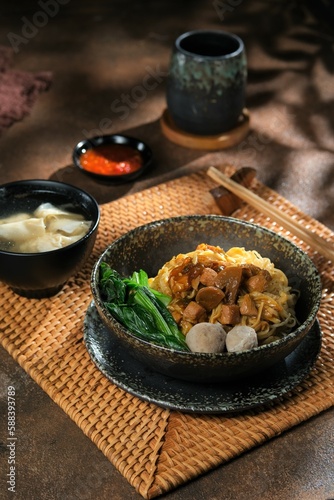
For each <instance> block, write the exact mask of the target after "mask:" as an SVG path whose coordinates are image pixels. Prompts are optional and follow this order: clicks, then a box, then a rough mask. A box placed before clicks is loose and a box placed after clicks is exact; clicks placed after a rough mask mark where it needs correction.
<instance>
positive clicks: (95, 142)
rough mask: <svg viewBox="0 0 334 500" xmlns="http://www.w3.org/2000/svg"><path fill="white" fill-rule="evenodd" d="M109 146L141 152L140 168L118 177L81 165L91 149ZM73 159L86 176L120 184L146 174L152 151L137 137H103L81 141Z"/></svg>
mask: <svg viewBox="0 0 334 500" xmlns="http://www.w3.org/2000/svg"><path fill="white" fill-rule="evenodd" d="M108 145H119V146H124V147H127V148H131V149H133V150H134V151H136V152H139V153H140V156H141V159H142V164H141V166H140V168H138V169H137V170H135V171H133V172H130V173H122V174H117V175H110V174H103V173H96V172H91V171H89V170H88V169H86V168H84V166H83V165H82V163H81V158H82V155H83V154H84V153H86V152H87V151H88V150H90V149H93V148H98V147H99V146H108ZM72 159H73V163H74V165H75V166H76V167H77V168H79V169H80V170H81V171H82V172H84V173H85V174H87V175H89V176H91V177H93V178H95V179H96V180H100V181H107V182H110V183H115V184H119V183H125V182H130V181H133V180H134V179H137V178H138V177H140V176H141V175H143V174H144V172H146V170H147V169H148V168H149V167H150V166H151V163H152V151H151V149H150V148H149V146H148V145H147V144H145V143H144V142H143V141H141V140H139V139H136V138H135V137H129V136H126V135H121V134H112V135H101V136H96V137H92V138H90V139H85V140H82V141H80V142H79V143H78V144H77V145H76V146H75V148H74V151H73V156H72Z"/></svg>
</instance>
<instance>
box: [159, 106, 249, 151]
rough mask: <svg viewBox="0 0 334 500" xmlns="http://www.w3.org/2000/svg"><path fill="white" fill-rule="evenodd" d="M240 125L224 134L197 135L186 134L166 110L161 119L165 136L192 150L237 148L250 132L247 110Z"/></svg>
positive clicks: (244, 111)
mask: <svg viewBox="0 0 334 500" xmlns="http://www.w3.org/2000/svg"><path fill="white" fill-rule="evenodd" d="M239 120H240V123H239V124H238V125H237V126H236V127H235V128H233V129H232V130H228V131H227V132H224V133H223V134H218V135H195V134H190V133H189V132H184V131H183V130H181V129H179V128H178V127H177V126H176V125H175V123H174V122H173V120H172V118H171V116H170V115H169V113H168V110H167V109H165V110H164V112H163V114H162V116H161V118H160V125H161V129H162V132H163V134H164V135H165V136H166V137H167V139H169V140H170V141H172V142H175V143H176V144H178V145H179V146H184V147H186V148H192V149H207V150H218V149H226V148H230V147H232V146H235V145H236V144H238V143H239V142H241V141H242V140H243V139H244V138H245V137H246V135H247V134H248V132H249V121H250V117H249V111H248V110H247V109H246V108H245V109H244V110H243V112H242V115H241V116H240V119H239Z"/></svg>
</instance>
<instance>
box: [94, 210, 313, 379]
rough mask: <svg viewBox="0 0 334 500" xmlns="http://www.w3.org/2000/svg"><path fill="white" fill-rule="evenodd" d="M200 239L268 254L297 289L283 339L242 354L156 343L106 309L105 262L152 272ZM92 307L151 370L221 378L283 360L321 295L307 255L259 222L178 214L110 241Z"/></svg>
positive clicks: (128, 271)
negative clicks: (290, 326)
mask: <svg viewBox="0 0 334 500" xmlns="http://www.w3.org/2000/svg"><path fill="white" fill-rule="evenodd" d="M199 243H207V244H210V245H219V246H221V247H222V248H224V250H228V249H229V248H231V247H234V246H239V247H245V249H246V250H257V251H258V252H259V253H260V254H261V255H262V256H263V257H268V258H269V259H270V260H271V261H272V262H274V264H275V265H276V267H278V268H279V269H281V270H282V271H284V272H285V273H286V275H287V276H288V278H289V282H290V283H291V284H292V286H293V287H294V288H298V289H299V290H300V297H299V299H298V303H297V308H296V312H297V317H298V319H299V321H300V326H299V327H298V328H296V329H295V330H294V331H293V332H292V333H290V334H289V335H287V336H286V337H285V338H283V339H281V340H279V341H276V342H274V343H272V344H269V345H264V346H261V347H258V348H255V349H252V350H250V351H245V352H240V353H221V354H202V353H201V354H199V353H190V352H180V351H174V350H172V349H167V348H163V347H159V346H155V345H153V344H150V343H148V342H145V341H143V340H140V339H138V338H136V337H135V336H134V335H133V334H131V333H129V332H128V331H127V329H126V328H124V327H123V326H122V325H121V324H120V323H119V322H118V321H116V320H115V318H113V316H112V315H111V314H110V313H109V312H108V311H107V309H106V308H105V306H104V305H103V302H102V300H101V297H100V294H99V288H98V279H99V267H100V264H101V262H107V263H109V264H110V265H111V267H112V268H114V269H116V270H117V271H118V272H119V273H120V274H121V275H122V276H128V275H130V274H131V273H132V272H133V271H138V270H139V269H144V270H145V271H146V272H147V273H148V275H149V276H155V275H156V274H157V272H158V270H159V269H160V268H161V267H162V265H163V264H164V263H165V262H167V261H169V260H170V259H171V258H172V257H173V256H174V255H176V254H178V253H186V252H189V251H191V250H193V249H195V248H196V246H197V245H198V244H199ZM91 290H92V294H93V298H94V302H95V306H96V308H97V310H98V313H99V315H100V317H101V319H102V321H103V323H104V324H105V325H106V326H107V328H108V329H109V330H110V334H111V335H116V336H117V337H118V339H119V340H120V341H121V342H122V343H123V345H126V346H127V348H128V349H129V352H130V353H131V354H132V355H133V356H135V357H136V358H137V359H139V360H140V361H141V362H143V363H144V364H145V365H148V366H150V367H151V368H153V369H154V370H156V371H158V372H160V373H163V374H165V375H168V376H170V377H174V378H178V379H183V380H188V381H194V382H198V381H200V382H224V381H228V380H232V379H236V378H241V377H245V376H249V375H252V374H255V373H257V372H260V371H262V370H264V369H266V368H269V367H270V366H272V365H274V364H276V363H277V362H279V361H281V360H283V359H284V358H285V357H286V356H287V355H288V354H290V353H291V352H292V351H293V350H294V349H295V348H296V347H297V345H298V344H299V343H300V342H301V341H302V340H303V338H304V337H305V335H306V334H307V333H308V331H309V330H310V328H311V327H312V325H313V323H314V321H315V319H316V315H317V311H318V309H319V305H320V298H321V281H320V276H319V273H318V271H317V269H316V267H315V266H314V264H313V263H312V261H311V260H310V258H309V257H308V256H307V255H306V254H305V253H304V252H303V251H302V250H301V249H300V248H298V247H297V246H295V245H294V244H293V243H291V242H290V241H288V240H286V239H284V238H282V237H281V236H279V235H277V234H276V233H274V232H272V231H269V230H267V229H264V228H261V227H260V226H257V225H254V224H251V223H248V222H245V221H241V220H237V219H234V218H231V217H222V216H216V215H208V216H201V215H199V216H196V215H195V216H181V217H175V218H170V219H164V220H160V221H156V222H152V223H149V224H146V225H144V226H141V227H138V228H136V229H134V230H132V231H130V232H128V233H127V234H125V235H124V236H122V237H120V238H119V239H117V240H116V241H115V242H113V243H112V244H111V245H110V246H109V247H108V248H107V249H106V250H105V251H104V252H103V253H102V255H101V256H100V257H99V259H98V261H97V262H96V263H95V265H94V269H93V272H92V277H91Z"/></svg>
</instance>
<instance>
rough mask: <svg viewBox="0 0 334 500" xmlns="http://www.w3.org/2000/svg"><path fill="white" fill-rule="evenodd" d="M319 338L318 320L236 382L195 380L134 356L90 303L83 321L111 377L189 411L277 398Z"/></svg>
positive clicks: (306, 368)
mask: <svg viewBox="0 0 334 500" xmlns="http://www.w3.org/2000/svg"><path fill="white" fill-rule="evenodd" d="M321 339H322V334H321V330H320V326H319V323H318V321H316V322H315V323H314V325H313V327H312V328H311V330H310V331H309V332H308V334H307V335H306V337H305V338H304V339H303V341H302V342H301V344H300V345H299V346H298V347H297V348H296V349H295V350H294V351H293V352H292V354H290V355H289V356H287V357H286V358H285V360H284V361H282V362H280V363H278V364H276V365H275V366H273V367H272V368H270V369H267V370H265V371H263V372H261V373H260V374H258V375H256V376H253V377H247V378H246V379H244V380H239V381H236V382H234V383H231V382H229V383H225V384H223V383H220V384H198V383H194V382H186V381H182V380H178V379H175V378H171V377H168V376H165V375H162V374H160V373H157V372H155V371H152V370H151V369H150V368H149V367H147V366H145V365H143V364H142V363H141V362H139V361H138V360H136V359H135V358H133V357H132V356H131V355H130V354H129V353H128V352H127V350H126V349H125V348H124V347H123V346H122V344H121V343H120V342H119V340H118V339H117V338H116V336H115V337H114V336H113V335H112V334H111V333H110V331H109V330H108V329H107V328H106V327H105V326H104V324H103V323H102V321H101V319H100V317H99V315H98V312H97V310H96V308H95V305H94V303H93V302H92V303H91V304H90V306H89V308H88V310H87V313H86V316H85V320H84V342H85V344H86V347H87V350H88V353H89V355H90V357H91V359H92V360H93V361H94V363H95V365H96V366H97V368H98V369H99V370H100V371H101V372H102V373H103V374H104V375H105V376H106V377H107V378H108V379H109V380H111V382H113V383H114V384H115V385H117V386H118V387H120V388H122V389H124V390H125V391H127V392H129V393H130V394H133V395H135V396H137V397H139V398H140V399H143V400H145V401H149V402H151V403H155V404H157V405H159V406H162V407H164V408H170V409H172V410H178V411H182V412H192V413H233V412H239V411H243V410H249V409H251V408H255V407H258V406H260V405H264V404H267V403H271V402H273V401H275V400H276V399H278V398H279V397H280V396H282V395H284V394H286V393H287V392H289V391H290V390H291V389H293V388H294V387H295V386H297V385H298V384H299V383H300V382H301V381H302V380H303V379H304V378H305V377H306V376H307V375H308V373H309V372H310V370H311V368H312V367H313V365H314V363H315V361H316V359H317V357H318V355H319V352H320V347H321Z"/></svg>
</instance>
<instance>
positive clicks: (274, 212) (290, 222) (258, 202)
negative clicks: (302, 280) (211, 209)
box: [207, 167, 334, 263]
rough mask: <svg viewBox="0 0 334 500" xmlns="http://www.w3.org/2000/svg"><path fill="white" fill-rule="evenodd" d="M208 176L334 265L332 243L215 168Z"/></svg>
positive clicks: (210, 169)
mask: <svg viewBox="0 0 334 500" xmlns="http://www.w3.org/2000/svg"><path fill="white" fill-rule="evenodd" d="M207 174H208V175H209V177H211V178H212V179H213V180H214V181H216V182H218V184H220V185H221V186H224V187H225V188H226V189H228V190H229V191H231V192H232V193H233V194H235V195H236V196H238V197H239V198H240V199H242V200H244V201H246V202H247V203H248V204H249V205H251V206H252V207H254V208H256V209H257V210H259V211H260V212H262V213H263V214H265V215H267V216H268V217H270V219H271V220H273V221H275V222H277V223H278V224H280V225H281V226H282V227H284V228H285V229H287V230H288V231H290V233H291V234H294V235H295V236H297V237H298V238H299V239H301V240H302V241H304V242H305V243H307V244H308V245H309V246H310V247H311V248H313V249H314V250H316V251H317V252H319V253H320V254H322V255H323V256H324V257H326V258H327V259H329V260H331V261H332V262H333V263H334V249H333V244H332V243H329V242H327V241H326V240H324V239H323V238H321V236H319V235H317V234H316V233H314V232H313V231H310V230H308V229H306V228H305V227H303V226H302V225H301V224H299V223H298V222H297V221H296V220H294V219H292V218H291V217H290V216H289V215H287V214H286V213H284V212H282V211H281V210H279V209H277V208H276V207H275V206H274V205H271V204H270V203H268V202H267V201H265V200H263V199H262V198H260V196H257V195H256V194H255V193H253V192H252V191H250V190H249V189H247V188H246V187H244V186H242V185H241V184H238V183H237V182H235V181H233V180H232V179H231V178H230V177H228V176H227V175H225V174H223V173H222V172H220V171H219V170H217V169H216V168H215V167H210V168H209V169H208V171H207Z"/></svg>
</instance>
